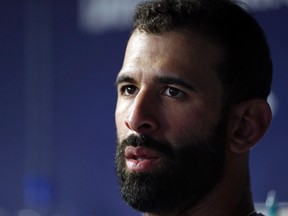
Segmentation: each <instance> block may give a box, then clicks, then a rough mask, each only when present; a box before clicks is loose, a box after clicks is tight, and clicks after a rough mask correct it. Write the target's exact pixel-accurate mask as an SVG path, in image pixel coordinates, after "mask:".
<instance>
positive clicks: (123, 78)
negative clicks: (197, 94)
mask: <svg viewBox="0 0 288 216" xmlns="http://www.w3.org/2000/svg"><path fill="white" fill-rule="evenodd" d="M153 81H154V82H156V83H160V84H166V85H171V84H172V85H179V86H183V87H185V88H187V89H189V90H192V91H195V88H194V87H193V86H192V85H191V84H189V83H188V82H185V81H184V80H182V79H179V78H176V77H172V76H163V77H160V76H156V77H154V78H153ZM125 82H128V83H136V81H135V79H134V78H132V77H130V76H128V75H120V76H118V77H117V78H116V82H115V85H116V86H117V85H119V84H121V83H125Z"/></svg>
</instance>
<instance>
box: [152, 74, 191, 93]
mask: <svg viewBox="0 0 288 216" xmlns="http://www.w3.org/2000/svg"><path fill="white" fill-rule="evenodd" d="M154 81H155V82H156V83H161V84H169V85H171V84H172V85H173V84H174V85H179V86H183V87H185V88H187V89H189V90H192V91H195V88H194V87H193V86H192V85H191V84H190V83H188V82H185V81H184V80H182V79H179V78H176V77H171V76H163V77H158V76H157V77H155V78H154Z"/></svg>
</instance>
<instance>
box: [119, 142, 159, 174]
mask: <svg viewBox="0 0 288 216" xmlns="http://www.w3.org/2000/svg"><path fill="white" fill-rule="evenodd" d="M124 155H125V159H126V167H127V169H128V170H129V171H131V172H147V171H151V170H152V169H153V168H155V167H157V163H158V161H159V160H160V159H161V156H160V154H159V153H158V152H156V151H154V150H152V149H149V148H146V147H139V146H138V147H132V146H128V147H126V149H125V152H124Z"/></svg>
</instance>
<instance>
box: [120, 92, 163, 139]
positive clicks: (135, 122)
mask: <svg viewBox="0 0 288 216" xmlns="http://www.w3.org/2000/svg"><path fill="white" fill-rule="evenodd" d="M129 111H130V112H129V113H128V115H127V118H126V120H125V125H126V127H128V128H129V129H130V130H133V131H135V132H137V133H139V134H152V133H154V132H155V131H157V130H158V129H159V126H160V124H159V121H158V120H159V113H158V105H157V99H155V98H153V96H152V95H149V94H148V93H147V92H146V93H145V92H139V93H138V94H137V96H136V97H135V99H134V101H133V103H132V105H131V107H130V110H129Z"/></svg>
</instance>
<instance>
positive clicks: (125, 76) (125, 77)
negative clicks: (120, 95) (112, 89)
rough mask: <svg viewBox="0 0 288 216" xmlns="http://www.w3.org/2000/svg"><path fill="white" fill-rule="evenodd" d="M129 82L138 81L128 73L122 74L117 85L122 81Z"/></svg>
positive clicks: (117, 80) (117, 79)
mask: <svg viewBox="0 0 288 216" xmlns="http://www.w3.org/2000/svg"><path fill="white" fill-rule="evenodd" d="M124 82H128V83H136V81H135V79H133V78H132V77H130V76H128V75H120V76H118V77H117V78H116V82H115V85H116V86H117V85H119V84H121V83H124Z"/></svg>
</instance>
